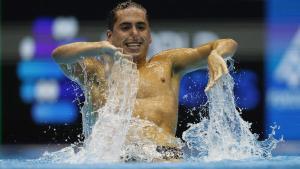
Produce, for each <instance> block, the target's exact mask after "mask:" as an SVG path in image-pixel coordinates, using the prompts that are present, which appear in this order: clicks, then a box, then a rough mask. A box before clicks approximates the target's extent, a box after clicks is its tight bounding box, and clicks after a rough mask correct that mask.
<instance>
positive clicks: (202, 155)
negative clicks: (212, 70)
mask: <svg viewBox="0 0 300 169" xmlns="http://www.w3.org/2000/svg"><path fill="white" fill-rule="evenodd" d="M233 87H234V82H233V78H232V77H231V76H230V74H226V75H223V76H222V77H221V79H219V81H218V82H217V83H216V84H215V85H214V86H213V87H212V88H211V90H209V91H208V92H207V93H206V95H207V97H208V104H209V117H203V118H202V121H201V122H200V123H197V124H192V125H190V128H189V129H188V130H186V131H185V132H184V133H183V139H184V140H185V141H186V144H187V147H188V151H187V152H186V153H185V158H186V159H187V160H192V161H199V160H207V161H216V160H224V159H229V160H241V159H246V158H269V157H271V151H272V150H273V149H274V148H275V147H276V144H277V143H278V142H279V141H281V140H276V139H275V138H274V137H273V136H274V135H275V128H273V133H272V134H270V135H269V138H268V139H266V140H265V141H258V140H257V139H258V136H257V135H256V134H252V133H251V131H250V127H251V124H250V123H248V122H246V121H244V120H243V119H242V118H241V117H240V112H239V111H237V109H236V105H235V100H234V95H233Z"/></svg>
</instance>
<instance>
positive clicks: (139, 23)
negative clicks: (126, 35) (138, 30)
mask: <svg viewBox="0 0 300 169" xmlns="http://www.w3.org/2000/svg"><path fill="white" fill-rule="evenodd" d="M136 24H137V25H147V23H146V22H142V21H141V22H137V23H136ZM120 25H121V26H122V25H131V23H130V22H122V23H120Z"/></svg>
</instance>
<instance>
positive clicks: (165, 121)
mask: <svg viewBox="0 0 300 169" xmlns="http://www.w3.org/2000/svg"><path fill="white" fill-rule="evenodd" d="M151 41H152V39H151V34H150V26H149V22H148V18H147V11H146V9H145V8H143V7H142V6H141V5H139V4H136V3H134V2H130V1H129V2H124V3H121V4H119V5H118V6H117V7H116V8H114V9H113V10H112V12H111V18H109V28H108V30H107V40H106V41H100V42H76V43H71V44H67V45H63V46H60V47H58V48H56V49H55V50H54V51H53V54H52V56H53V59H54V60H55V61H56V62H57V63H58V64H59V65H60V67H61V68H62V70H63V71H64V73H65V74H66V75H67V76H68V77H70V78H73V79H74V78H77V81H78V82H79V83H80V85H83V84H84V83H83V73H82V67H81V66H80V64H79V63H80V62H81V63H84V65H85V71H87V74H88V79H90V80H92V81H93V83H91V84H90V85H91V86H87V87H86V88H87V89H90V90H91V91H90V92H88V93H90V95H89V96H87V97H88V98H89V99H90V100H91V101H92V104H93V110H97V109H98V108H99V107H101V106H103V105H104V104H105V87H103V86H105V85H104V83H105V77H104V76H105V72H104V71H105V69H104V68H103V64H102V63H101V62H100V61H98V60H97V59H95V57H93V56H99V55H103V54H105V55H109V56H113V55H114V54H115V53H116V52H118V55H122V56H123V57H132V59H133V61H134V62H135V63H136V65H137V69H138V71H139V88H138V92H137V98H136V103H135V107H134V112H133V116H135V117H138V118H141V119H146V120H149V121H151V122H153V123H155V124H156V125H157V126H158V127H157V128H151V129H147V131H146V132H145V133H147V137H148V139H152V140H153V141H155V142H156V143H157V144H158V145H162V146H169V147H170V146H171V147H174V146H176V143H175V142H172V141H170V139H169V138H174V139H175V132H176V126H177V112H178V94H179V85H180V79H181V78H182V77H183V75H184V74H185V73H187V72H190V71H193V70H195V69H199V68H200V67H204V66H206V65H208V68H209V77H210V79H209V82H208V85H207V88H206V90H208V89H209V88H210V87H212V86H213V85H214V83H215V82H216V81H217V80H218V79H219V78H220V77H221V76H222V75H223V74H226V73H228V69H227V66H226V63H225V61H224V60H223V58H224V57H228V56H232V55H233V54H234V52H235V50H236V48H237V43H236V42H235V41H234V40H232V39H220V40H216V41H214V42H210V43H207V44H205V45H202V46H199V47H196V48H178V49H171V50H167V51H163V52H160V53H158V54H156V55H155V56H153V57H152V59H151V60H149V61H146V55H147V51H148V48H149V45H150V43H151ZM121 52H122V53H121ZM112 58H113V57H112ZM67 65H69V67H70V66H71V67H72V68H73V70H75V71H73V72H72V73H71V72H69V71H68V70H67ZM95 75H96V76H95ZM159 128H161V129H163V130H159ZM166 138H168V139H166ZM171 140H172V139H171Z"/></svg>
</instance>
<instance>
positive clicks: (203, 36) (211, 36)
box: [193, 31, 219, 47]
mask: <svg viewBox="0 0 300 169" xmlns="http://www.w3.org/2000/svg"><path fill="white" fill-rule="evenodd" d="M217 39H219V37H218V35H217V34H216V33H214V32H210V31H199V32H196V33H195V34H194V36H193V47H197V46H200V45H203V44H205V43H208V42H210V41H214V40H217Z"/></svg>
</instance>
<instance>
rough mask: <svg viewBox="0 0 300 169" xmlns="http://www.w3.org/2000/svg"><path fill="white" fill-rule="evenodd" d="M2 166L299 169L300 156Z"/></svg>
mask: <svg viewBox="0 0 300 169" xmlns="http://www.w3.org/2000/svg"><path fill="white" fill-rule="evenodd" d="M0 168H7V169H13V168H25V169H29V168H30V169H31V168H32V169H38V168H41V169H46V168H55V169H68V168H70V169H71V168H72V169H83V168H84V169H89V168H93V169H96V168H98V169H117V168H122V169H154V168H156V169H196V168H197V169H202V168H203V169H204V168H205V169H209V168H215V169H225V168H226V169H230V168H233V169H234V168H257V169H281V168H285V169H286V168H288V169H299V168H300V156H276V157H273V158H272V159H269V160H267V159H266V160H257V159H246V160H239V161H231V160H222V161H217V162H204V161H203V162H196V163H195V162H178V163H95V164H55V163H50V162H45V161H43V162H41V161H38V160H25V159H24V160H16V159H14V160H0Z"/></svg>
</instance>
